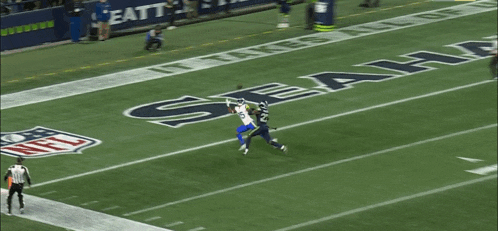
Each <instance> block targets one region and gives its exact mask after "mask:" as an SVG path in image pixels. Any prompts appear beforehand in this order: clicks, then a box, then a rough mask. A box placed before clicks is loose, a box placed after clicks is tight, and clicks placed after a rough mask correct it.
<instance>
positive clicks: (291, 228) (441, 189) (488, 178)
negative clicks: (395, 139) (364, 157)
mask: <svg viewBox="0 0 498 231" xmlns="http://www.w3.org/2000/svg"><path fill="white" fill-rule="evenodd" d="M496 177H497V175H492V176H486V177H481V178H477V179H474V180H469V181H464V182H461V183H457V184H452V185H448V186H445V187H441V188H437V189H433V190H429V191H425V192H421V193H417V194H413V195H410V196H405V197H399V198H396V199H393V200H389V201H384V202H381V203H377V204H373V205H369V206H365V207H361V208H357V209H353V210H349V211H346V212H342V213H338V214H333V215H330V216H327V217H322V218H320V219H316V220H312V221H307V222H304V223H301V224H297V225H293V226H289V227H286V228H282V229H278V230H276V231H288V230H293V229H298V228H302V227H306V226H310V225H313V224H317V223H320V222H324V221H330V220H333V219H337V218H341V217H344V216H348V215H352V214H356V213H360V212H364V211H367V210H371V209H375V208H379V207H383V206H386V205H392V204H396V203H399V202H403V201H408V200H412V199H415V198H419V197H424V196H429V195H432V194H436V193H440V192H444V191H447V190H451V189H455V188H459V187H464V186H467V185H471V184H475V183H479V182H483V181H487V180H492V179H496Z"/></svg>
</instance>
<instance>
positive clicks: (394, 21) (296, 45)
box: [0, 0, 497, 110]
mask: <svg viewBox="0 0 498 231" xmlns="http://www.w3.org/2000/svg"><path fill="white" fill-rule="evenodd" d="M483 5H486V6H485V7H483ZM496 8H497V7H496V3H495V2H493V1H491V0H484V1H478V2H471V3H466V4H460V5H456V6H451V7H446V8H441V9H437V10H431V11H425V12H419V13H415V14H409V15H404V16H399V17H395V18H390V19H385V20H380V21H375V22H370V23H365V24H360V25H355V26H350V27H345V28H340V29H337V30H335V31H332V32H324V33H316V34H311V35H305V36H301V37H295V38H290V39H285V40H280V41H275V42H270V43H265V44H260V45H256V46H251V47H245V48H240V49H235V50H230V51H226V52H220V53H214V54H209V55H205V56H199V57H193V58H189V59H183V60H178V61H174V62H170V63H163V64H158V65H153V66H148V67H143V68H137V69H133V70H128V71H122V72H118V73H112V74H108V75H102V76H97V77H93V78H87V79H82V80H77V81H72V82H67V83H61V84H56V85H51V86H45V87H40V88H36V89H31V90H26V91H21V92H16V93H11V94H5V95H2V96H1V98H0V100H1V103H0V107H1V109H2V110H3V109H8V108H14V107H19V106H23V105H30V104H35V103H40V102H46V101H51V100H55V99H61V98H65V97H71V96H75V95H81V94H85V93H90V92H95V91H99V90H104V89H110V88H115V87H119V86H125V85H129V84H134V83H141V82H144V81H149V80H154V79H160V78H165V77H169V76H175V75H179V74H184V73H189V72H194V71H199V70H205V69H209V68H213V67H218V66H223V65H228V64H234V63H238V62H244V61H249V60H254V59H258V58H263V57H268V56H273V55H278V54H284V53H288V52H293V51H297V50H302V49H307V48H311V47H316V46H321V45H325V44H331V43H336V42H341V41H346V40H351V39H355V38H360V37H365V36H370V35H374V34H381V33H386V32H391V31H396V30H401V29H406V28H411V27H415V26H421V25H427V24H431V23H435V22H441V21H445V20H449V19H455V18H461V17H465V16H469V15H474V14H479V13H484V12H488V11H494V10H496ZM434 16H437V17H434ZM233 54H245V55H243V57H238V56H237V55H233ZM154 69H157V70H159V71H155V70H154Z"/></svg>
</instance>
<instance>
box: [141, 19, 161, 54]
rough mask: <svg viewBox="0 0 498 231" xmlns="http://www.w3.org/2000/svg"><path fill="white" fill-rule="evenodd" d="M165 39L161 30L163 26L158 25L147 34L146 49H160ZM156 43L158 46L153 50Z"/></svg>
mask: <svg viewBox="0 0 498 231" xmlns="http://www.w3.org/2000/svg"><path fill="white" fill-rule="evenodd" d="M163 40H164V39H163V34H162V31H161V26H160V25H156V26H155V27H154V29H152V30H150V31H148V32H147V35H146V36H145V50H148V51H155V50H160V49H161V46H162V45H163ZM154 44H156V48H155V49H153V50H151V49H152V46H153V45H154Z"/></svg>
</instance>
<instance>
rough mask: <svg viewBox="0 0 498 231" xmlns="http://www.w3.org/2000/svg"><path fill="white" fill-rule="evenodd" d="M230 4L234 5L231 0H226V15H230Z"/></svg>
mask: <svg viewBox="0 0 498 231" xmlns="http://www.w3.org/2000/svg"><path fill="white" fill-rule="evenodd" d="M230 3H232V1H231V0H226V4H225V13H226V14H229V13H230Z"/></svg>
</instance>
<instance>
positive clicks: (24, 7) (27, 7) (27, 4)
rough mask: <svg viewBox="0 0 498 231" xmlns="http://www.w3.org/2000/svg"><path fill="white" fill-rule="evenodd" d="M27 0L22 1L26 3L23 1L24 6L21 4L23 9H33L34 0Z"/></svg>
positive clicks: (34, 6) (34, 5)
mask: <svg viewBox="0 0 498 231" xmlns="http://www.w3.org/2000/svg"><path fill="white" fill-rule="evenodd" d="M28 1H30V0H24V2H26V3H24V6H23V9H24V11H29V10H34V9H35V8H36V4H35V2H33V1H30V2H28Z"/></svg>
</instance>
